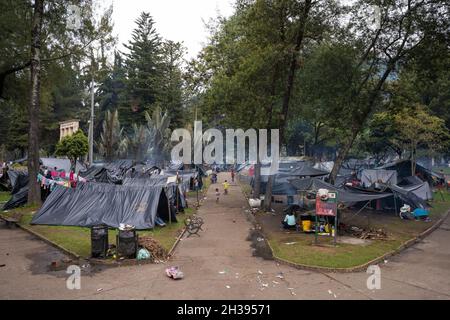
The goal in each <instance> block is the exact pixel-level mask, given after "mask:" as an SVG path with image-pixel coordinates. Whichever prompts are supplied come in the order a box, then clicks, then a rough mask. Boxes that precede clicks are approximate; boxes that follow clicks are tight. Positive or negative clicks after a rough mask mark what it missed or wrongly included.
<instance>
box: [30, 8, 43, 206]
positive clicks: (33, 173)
mask: <svg viewBox="0 0 450 320" xmlns="http://www.w3.org/2000/svg"><path fill="white" fill-rule="evenodd" d="M43 12H44V0H35V2H34V14H33V24H32V30H31V89H30V105H29V110H28V113H29V123H30V126H29V131H28V174H29V177H30V181H29V183H28V186H29V191H28V203H29V204H40V203H41V189H40V186H39V183H38V182H37V175H38V172H39V108H40V91H41V87H40V86H41V31H42V15H43Z"/></svg>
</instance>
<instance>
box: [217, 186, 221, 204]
mask: <svg viewBox="0 0 450 320" xmlns="http://www.w3.org/2000/svg"><path fill="white" fill-rule="evenodd" d="M219 198H220V192H219V188H216V203H219Z"/></svg>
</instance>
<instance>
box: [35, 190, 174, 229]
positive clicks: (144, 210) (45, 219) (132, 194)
mask: <svg viewBox="0 0 450 320" xmlns="http://www.w3.org/2000/svg"><path fill="white" fill-rule="evenodd" d="M157 216H159V217H161V218H162V219H164V220H166V221H168V218H169V207H168V202H167V197H166V194H165V192H164V189H163V188H161V187H159V186H154V187H133V186H118V185H112V184H99V183H86V184H85V183H80V184H79V185H78V186H77V188H75V189H71V188H64V187H59V186H58V187H56V189H55V190H53V192H52V193H51V194H50V196H49V197H48V198H47V200H46V201H45V203H44V204H43V206H42V208H41V209H40V210H39V211H38V212H37V213H36V214H35V215H34V217H33V220H32V221H31V223H32V224H43V225H64V226H79V227H90V226H95V225H102V224H104V225H107V226H110V227H115V228H118V227H119V225H120V224H121V223H124V224H129V225H132V226H134V227H135V228H136V229H138V230H145V229H152V228H153V227H154V226H155V220H156V217H157ZM172 221H176V217H175V216H174V215H172Z"/></svg>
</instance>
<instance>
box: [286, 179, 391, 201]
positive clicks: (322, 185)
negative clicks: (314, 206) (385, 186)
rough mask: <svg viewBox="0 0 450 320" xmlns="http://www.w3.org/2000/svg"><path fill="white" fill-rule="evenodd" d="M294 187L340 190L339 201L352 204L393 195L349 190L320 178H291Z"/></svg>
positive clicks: (306, 189) (300, 189)
mask: <svg viewBox="0 0 450 320" xmlns="http://www.w3.org/2000/svg"><path fill="white" fill-rule="evenodd" d="M289 182H290V183H291V184H292V186H293V187H294V188H296V190H298V191H314V192H316V191H317V190H319V189H328V190H332V191H337V192H338V201H339V202H341V203H344V204H346V205H352V204H354V203H357V202H362V201H372V200H377V199H383V198H387V197H392V193H387V192H370V191H364V190H349V189H347V188H339V187H336V186H333V185H331V184H329V183H327V182H325V181H322V180H320V179H316V178H311V179H293V180H289Z"/></svg>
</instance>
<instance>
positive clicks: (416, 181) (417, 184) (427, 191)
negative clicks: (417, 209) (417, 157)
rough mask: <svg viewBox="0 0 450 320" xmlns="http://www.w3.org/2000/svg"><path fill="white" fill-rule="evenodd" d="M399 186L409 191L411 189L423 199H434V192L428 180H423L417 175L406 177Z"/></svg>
mask: <svg viewBox="0 0 450 320" xmlns="http://www.w3.org/2000/svg"><path fill="white" fill-rule="evenodd" d="M398 187H401V188H402V189H405V190H407V191H411V192H412V193H414V194H415V195H416V196H417V197H419V198H420V199H422V200H425V201H427V200H432V199H433V192H432V191H431V188H430V185H429V184H428V182H426V181H422V180H420V178H418V177H416V176H413V177H406V178H404V179H403V180H402V181H401V182H400V183H399V184H398Z"/></svg>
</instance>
